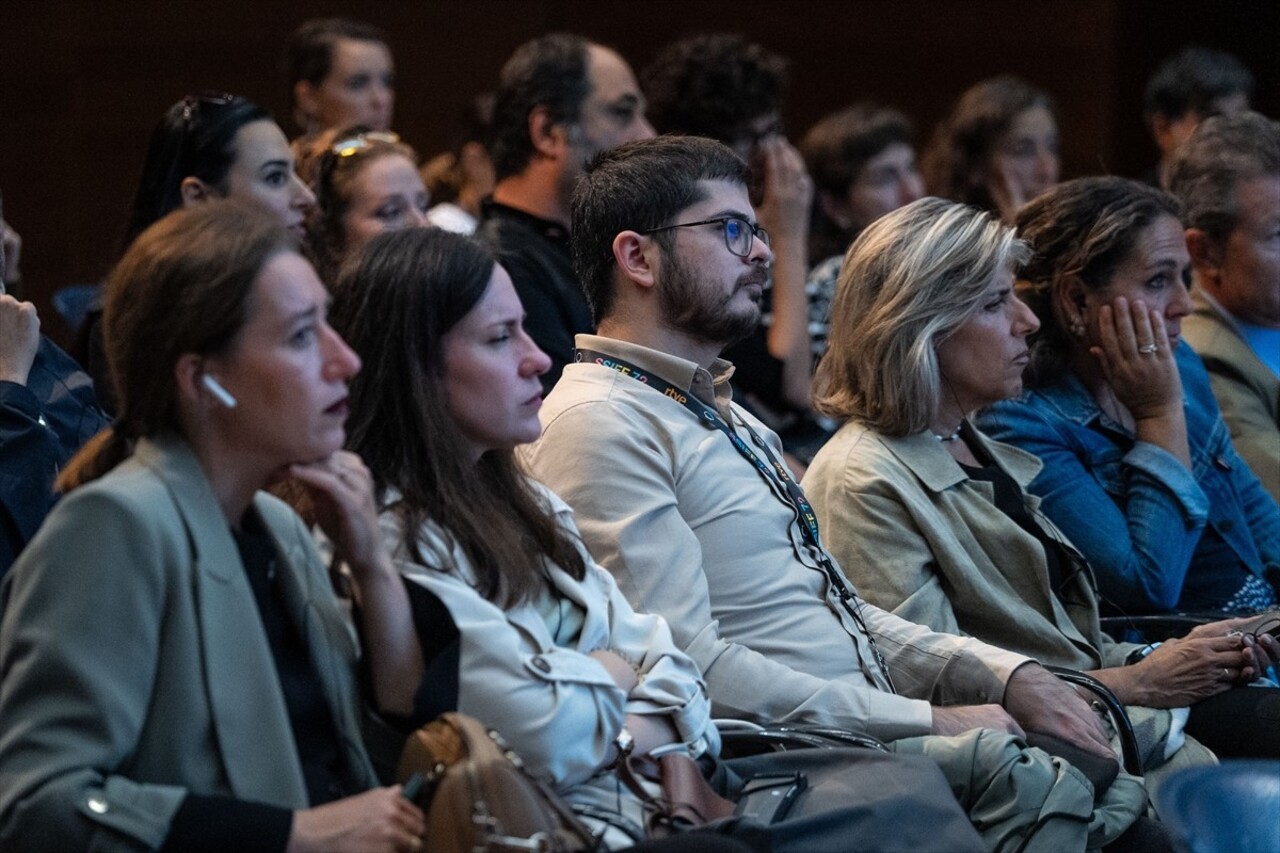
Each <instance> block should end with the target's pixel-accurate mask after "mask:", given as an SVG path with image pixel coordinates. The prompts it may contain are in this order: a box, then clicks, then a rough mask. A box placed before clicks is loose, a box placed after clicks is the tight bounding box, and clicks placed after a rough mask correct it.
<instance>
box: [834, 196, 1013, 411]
mask: <svg viewBox="0 0 1280 853" xmlns="http://www.w3.org/2000/svg"><path fill="white" fill-rule="evenodd" d="M1030 254H1031V250H1030V249H1029V248H1028V247H1027V245H1026V244H1025V243H1023V242H1022V241H1021V240H1019V239H1017V238H1016V237H1015V236H1014V230H1013V228H1011V227H1009V226H1007V225H1004V224H1002V223H1001V222H1000V220H999V219H997V218H996V217H995V216H993V215H992V214H990V213H988V212H986V211H982V210H979V209H978V208H975V207H970V206H968V205H963V204H957V203H956V202H951V201H945V200H943V199H940V198H923V199H920V200H919V201H915V202H912V203H911V204H909V205H907V206H906V207H902V208H899V209H898V210H896V211H894V212H893V213H890V214H887V215H886V216H883V217H881V218H880V219H878V220H876V221H875V222H874V223H872V224H871V225H869V226H868V227H867V228H866V229H865V230H864V231H863V232H862V234H861V235H860V236H859V237H858V239H857V240H855V241H854V242H853V245H851V246H850V247H849V251H848V252H846V253H845V256H844V263H843V264H842V265H841V267H840V276H839V278H838V279H837V281H836V296H835V300H834V301H833V302H832V305H831V334H830V338H829V348H828V350H827V354H826V356H825V357H824V358H823V359H822V363H821V364H820V365H819V366H818V373H817V395H816V400H815V403H816V405H817V408H818V410H819V411H820V412H822V413H823V414H825V415H828V416H830V417H834V418H838V419H841V420H844V419H848V418H853V419H855V420H858V421H860V422H861V423H863V424H865V425H867V426H868V427H870V428H871V429H874V430H876V431H878V432H880V433H883V434H885V435H890V436H904V435H911V434H913V433H917V432H920V431H922V430H924V429H927V428H928V426H929V423H930V422H931V421H932V420H933V417H934V415H935V414H936V413H937V410H938V404H939V401H940V400H941V399H942V394H943V393H944V388H943V385H944V382H945V377H943V376H942V373H941V371H940V370H939V368H938V355H937V351H938V346H939V345H940V344H941V343H942V342H943V341H944V340H946V339H947V337H948V336H949V335H950V334H951V333H952V332H954V331H955V330H956V329H957V328H959V327H960V326H962V325H963V324H964V323H965V321H967V320H968V319H969V318H970V317H972V316H973V315H974V314H976V313H977V312H978V310H979V309H980V308H981V306H982V304H983V302H984V299H985V296H986V294H987V290H988V287H989V286H990V284H991V281H992V279H993V278H994V277H995V275H996V273H997V272H999V271H1001V270H1005V269H1009V270H1013V271H1016V269H1017V268H1018V267H1019V266H1021V265H1022V264H1024V263H1026V261H1027V259H1028V258H1029V257H1030Z"/></svg>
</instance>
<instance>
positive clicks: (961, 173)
mask: <svg viewBox="0 0 1280 853" xmlns="http://www.w3.org/2000/svg"><path fill="white" fill-rule="evenodd" d="M1033 107H1044V108H1045V109H1047V110H1049V111H1050V112H1053V100H1052V99H1051V98H1050V97H1049V94H1048V93H1047V92H1045V91H1044V90H1043V89H1037V88H1036V87H1035V86H1032V85H1031V84H1030V83H1028V82H1027V81H1026V80H1023V79H1022V78H1021V77H1015V76H1013V75H1011V74H1006V75H1003V76H1000V77H992V78H991V79H990V80H983V81H982V82H981V83H977V84H975V85H973V86H971V87H969V89H967V90H966V91H965V93H964V94H963V95H961V96H960V99H959V100H958V101H956V105H955V107H954V108H953V109H952V110H951V114H950V115H949V116H947V117H946V118H945V119H943V120H942V121H941V122H940V123H939V124H938V126H937V128H936V129H935V130H934V133H933V138H932V139H931V140H930V141H929V147H928V148H926V149H925V152H924V156H923V157H922V159H921V161H920V172H921V174H922V175H923V176H924V182H925V186H926V187H927V188H928V190H929V194H930V195H936V196H939V197H941V198H949V199H952V200H953V201H959V202H963V203H965V204H972V205H976V206H978V207H981V208H983V209H984V210H996V209H997V205H996V201H995V199H993V198H992V197H991V193H990V191H989V190H988V189H987V172H988V167H989V164H990V161H991V155H992V153H993V152H994V151H995V146H996V144H997V143H998V142H999V141H1000V137H1001V136H1002V135H1004V134H1005V133H1007V132H1008V130H1009V128H1010V127H1011V126H1012V125H1013V121H1014V119H1016V118H1017V117H1018V116H1019V115H1020V114H1022V113H1023V112H1025V111H1027V110H1029V109H1032V108H1033Z"/></svg>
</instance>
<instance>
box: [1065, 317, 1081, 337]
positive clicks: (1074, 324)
mask: <svg viewBox="0 0 1280 853" xmlns="http://www.w3.org/2000/svg"><path fill="white" fill-rule="evenodd" d="M1067 331H1069V332H1071V334H1072V335H1074V336H1075V337H1077V338H1083V337H1084V320H1081V319H1080V315H1079V314H1076V315H1074V316H1073V317H1072V318H1071V325H1070V326H1068V327H1067Z"/></svg>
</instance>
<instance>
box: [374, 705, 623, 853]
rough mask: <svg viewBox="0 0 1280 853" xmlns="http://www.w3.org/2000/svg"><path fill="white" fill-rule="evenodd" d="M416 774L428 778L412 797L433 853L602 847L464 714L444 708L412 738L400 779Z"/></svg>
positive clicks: (564, 852)
mask: <svg viewBox="0 0 1280 853" xmlns="http://www.w3.org/2000/svg"><path fill="white" fill-rule="evenodd" d="M418 773H420V774H422V777H421V778H422V779H423V782H424V784H423V785H422V788H421V789H420V790H419V791H418V792H416V793H415V795H414V797H413V800H414V802H415V803H417V805H418V806H420V807H421V808H422V811H423V813H424V814H425V815H426V818H427V831H426V834H425V835H424V836H423V841H424V842H425V849H427V850H430V851H432V853H472V851H476V850H491V851H517V850H520V851H539V853H578V851H595V850H600V849H603V848H602V847H601V846H600V845H599V843H598V841H597V839H596V838H595V836H593V835H592V833H591V831H590V830H589V829H587V827H586V826H584V825H583V824H582V822H581V821H579V820H578V818H577V817H576V816H575V815H574V813H573V810H572V809H571V808H570V807H569V804H568V803H566V802H565V801H564V800H563V799H561V798H560V796H559V795H558V794H556V792H555V791H553V790H552V789H551V787H550V786H549V785H547V784H546V783H544V782H542V781H540V780H538V779H536V778H534V776H533V775H531V774H530V773H529V772H528V771H527V770H525V768H524V762H522V761H521V759H520V756H519V755H517V754H516V753H515V752H514V751H513V750H511V749H510V747H508V746H507V745H506V743H505V742H503V740H502V737H501V736H500V735H499V734H498V733H497V732H496V731H493V730H490V729H486V728H485V727H484V725H483V724H482V723H481V722H480V721H479V720H476V719H474V718H472V717H468V716H466V715H465V714H443V715H442V716H440V717H439V718H438V719H436V720H435V721H433V722H431V723H428V724H427V725H425V726H423V727H422V728H420V729H418V730H417V731H416V732H414V733H413V734H412V735H410V736H409V740H408V741H407V742H406V743H405V746H404V750H403V751H402V752H401V754H400V764H399V767H398V768H397V769H396V778H397V779H398V780H399V781H400V782H401V783H402V784H403V783H406V782H408V781H409V780H410V779H411V778H412V777H413V776H414V775H415V774H418Z"/></svg>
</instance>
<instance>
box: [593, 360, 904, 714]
mask: <svg viewBox="0 0 1280 853" xmlns="http://www.w3.org/2000/svg"><path fill="white" fill-rule="evenodd" d="M574 359H575V361H577V362H580V363H581V362H591V363H594V364H599V365H601V366H602V367H608V368H610V369H612V370H616V371H617V372H618V373H621V374H622V375H624V376H629V377H631V378H632V379H635V380H636V381H638V382H640V383H641V384H643V385H647V386H649V387H650V388H652V389H653V390H655V391H657V392H658V393H660V394H662V395H663V396H666V397H670V398H671V399H672V400H675V401H676V402H677V403H679V404H680V405H682V406H684V407H685V408H686V409H688V410H689V411H690V412H692V413H693V414H694V416H695V417H697V418H698V420H699V421H701V422H702V424H703V425H704V426H706V427H708V428H710V429H716V430H719V431H720V432H722V433H723V434H724V435H725V436H727V437H728V439H729V441H730V443H731V444H733V446H734V448H735V449H736V450H737V451H738V454H739V455H741V456H742V457H743V458H744V459H746V460H747V461H748V462H750V463H751V464H752V465H753V466H754V467H755V469H756V471H757V472H758V473H759V474H760V476H761V477H763V478H764V480H765V482H766V483H767V484H770V485H771V486H772V485H773V484H780V485H781V486H782V488H783V490H784V491H785V492H786V499H785V503H786V504H787V505H788V506H790V507H791V508H792V509H794V510H795V511H796V513H797V514H798V516H799V519H800V532H801V535H802V537H803V538H804V539H805V540H806V541H807V542H808V544H809V545H810V546H811V547H812V548H813V551H814V554H815V559H816V560H817V562H818V563H819V565H821V567H822V570H823V573H824V574H826V576H827V581H828V583H830V584H831V586H832V587H833V588H834V589H835V590H836V591H837V593H838V594H839V597H840V601H841V603H842V604H843V605H844V608H845V611H846V612H848V613H849V615H850V616H851V617H852V618H853V620H854V622H855V623H856V624H857V625H858V627H859V628H860V629H861V630H862V633H863V635H864V636H865V637H866V639H867V643H868V644H869V645H870V646H871V650H872V651H873V652H874V653H875V656H876V663H878V664H879V665H880V670H881V672H882V673H883V674H884V677H885V681H886V682H888V684H889V689H890V690H891V691H893V690H894V688H893V679H892V678H891V677H890V676H889V665H888V663H886V661H885V659H884V655H882V654H881V653H880V649H879V648H878V647H877V646H876V641H875V638H874V637H873V636H872V635H871V631H870V630H869V629H868V628H867V625H866V622H864V621H863V619H862V610H861V608H860V607H859V601H858V598H857V596H856V595H855V594H854V593H853V591H852V590H851V589H849V586H848V584H847V583H846V582H845V579H844V575H843V574H842V573H841V571H840V569H839V568H838V567H836V565H835V564H834V563H833V562H832V560H831V558H830V557H829V556H828V555H827V552H826V549H824V548H823V547H822V539H821V537H820V536H819V534H818V516H817V514H816V513H815V512H814V510H813V506H812V505H811V504H810V503H809V499H808V498H807V497H805V494H804V490H803V489H801V488H800V485H799V484H798V483H797V482H796V481H795V478H793V477H792V476H791V473H790V472H789V471H787V466H786V465H783V464H782V463H781V462H780V461H778V458H777V457H776V456H774V455H773V451H771V450H770V449H769V445H768V444H766V443H765V441H764V440H763V439H762V438H761V437H760V435H759V434H758V433H757V432H756V431H755V430H754V429H752V428H751V425H750V424H748V423H746V422H740V425H741V426H742V428H743V429H745V430H746V431H747V434H748V435H750V436H751V440H752V442H753V443H754V444H755V445H756V446H757V447H759V448H760V450H761V451H763V452H764V455H765V458H764V459H761V458H760V456H759V455H758V454H757V453H756V452H755V451H754V450H752V449H751V446H750V445H748V444H747V442H746V441H744V440H743V438H742V436H741V435H739V434H738V432H737V430H735V429H733V427H732V426H731V425H729V424H728V423H726V422H725V420H724V419H723V418H722V417H720V413H719V412H717V411H716V410H715V409H713V408H711V407H710V406H708V405H707V404H706V403H703V402H702V401H701V400H699V399H698V398H697V397H695V396H693V394H691V393H689V392H686V391H682V390H681V389H680V388H679V387H677V386H675V385H672V384H671V383H670V382H668V381H667V380H665V379H663V378H662V377H660V376H657V375H655V374H652V373H649V372H648V371H646V370H643V369H641V368H639V367H637V366H636V365H634V364H632V363H630V362H628V361H626V360H624V359H621V358H617V357H615V356H611V355H606V354H604V353H601V352H596V351H594V350H589V349H578V350H576V351H575V353H574ZM766 460H767V461H766ZM775 477H776V478H777V479H776V480H774V479H773V478H775ZM770 491H771V492H773V491H774V490H773V488H770ZM775 494H776V492H775ZM781 497H782V496H781V495H779V498H781ZM894 692H896V691H894Z"/></svg>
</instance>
